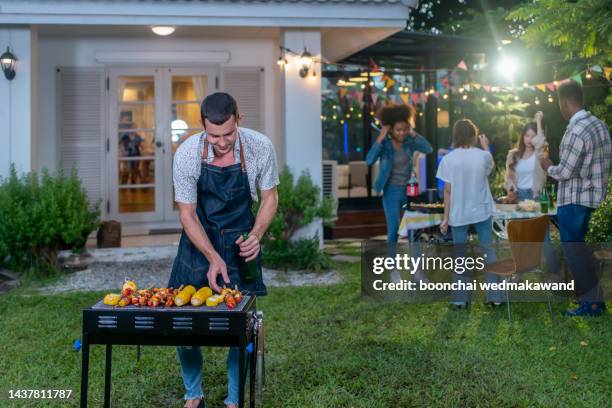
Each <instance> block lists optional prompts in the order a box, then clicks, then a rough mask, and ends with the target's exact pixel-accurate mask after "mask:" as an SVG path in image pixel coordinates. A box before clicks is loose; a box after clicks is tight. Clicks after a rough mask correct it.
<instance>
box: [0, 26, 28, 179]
mask: <svg viewBox="0 0 612 408" xmlns="http://www.w3.org/2000/svg"><path fill="white" fill-rule="evenodd" d="M33 37H35V33H33V32H32V30H31V29H30V28H29V27H9V28H1V29H0V54H2V53H3V52H5V51H6V47H7V46H9V47H10V50H11V52H12V53H13V54H15V56H16V57H17V64H16V66H15V72H16V75H15V78H14V79H13V80H12V81H9V80H7V79H6V77H5V76H4V73H3V72H0V100H1V101H2V103H0V176H3V177H6V176H7V175H8V174H9V171H10V166H11V164H14V165H15V168H16V169H17V171H18V172H29V171H30V170H32V169H34V168H35V167H36V163H35V154H34V152H35V150H36V146H35V138H34V132H33V122H32V120H33V117H34V112H33V93H34V92H35V89H34V86H33V80H34V75H35V74H34V70H35V69H36V67H35V66H34V64H33V63H32V56H33V52H34V47H35V41H36V40H35V38H33Z"/></svg>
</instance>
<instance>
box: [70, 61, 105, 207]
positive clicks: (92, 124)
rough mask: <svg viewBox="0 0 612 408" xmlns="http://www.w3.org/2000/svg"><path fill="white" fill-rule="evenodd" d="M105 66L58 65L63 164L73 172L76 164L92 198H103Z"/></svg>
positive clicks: (96, 199)
mask: <svg viewBox="0 0 612 408" xmlns="http://www.w3.org/2000/svg"><path fill="white" fill-rule="evenodd" d="M103 96H104V70H103V69H101V68H93V67H91V68H90V67H62V68H59V69H58V101H59V104H58V110H59V112H58V116H59V123H60V166H61V168H63V170H64V174H66V175H68V174H70V171H71V170H72V167H73V166H74V167H75V168H76V171H77V175H78V177H79V178H80V179H81V182H82V184H83V187H84V188H85V190H86V191H87V195H88V196H89V202H90V203H91V204H96V203H98V202H99V201H100V200H102V198H103V195H104V194H103V188H104V180H105V179H106V178H105V176H104V166H103V157H104V143H103V140H104V136H103V131H104V130H103V129H104V126H103V120H104V109H103Z"/></svg>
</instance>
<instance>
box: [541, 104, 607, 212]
mask: <svg viewBox="0 0 612 408" xmlns="http://www.w3.org/2000/svg"><path fill="white" fill-rule="evenodd" d="M611 160H612V143H611V142H610V133H609V131H608V127H607V126H606V124H605V123H603V122H602V121H601V120H599V119H597V118H596V117H595V116H593V115H591V114H590V113H589V112H587V111H585V110H581V111H578V112H576V113H575V114H574V115H573V116H572V117H571V119H570V121H569V124H568V125H567V130H566V131H565V134H564V135H563V139H561V146H560V148H559V164H558V165H556V166H551V167H549V168H548V174H549V175H550V176H551V177H553V178H554V179H556V180H558V181H559V191H558V194H557V206H559V207H560V206H562V205H567V204H577V205H583V206H585V207H589V208H597V207H598V206H599V204H601V202H602V201H603V199H604V198H605V197H606V189H607V186H608V176H609V172H610V161H611Z"/></svg>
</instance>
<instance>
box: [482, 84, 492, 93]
mask: <svg viewBox="0 0 612 408" xmlns="http://www.w3.org/2000/svg"><path fill="white" fill-rule="evenodd" d="M483 88H484V90H485V91H487V92H491V87H490V86H489V85H484V86H483Z"/></svg>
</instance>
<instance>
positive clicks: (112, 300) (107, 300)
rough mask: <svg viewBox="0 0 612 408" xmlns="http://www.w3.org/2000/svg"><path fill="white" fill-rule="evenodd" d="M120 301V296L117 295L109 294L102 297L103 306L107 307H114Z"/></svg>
mask: <svg viewBox="0 0 612 408" xmlns="http://www.w3.org/2000/svg"><path fill="white" fill-rule="evenodd" d="M120 300H121V295H119V294H117V293H109V294H108V295H106V296H104V304H105V305H109V306H116V305H117V303H119V301H120Z"/></svg>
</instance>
